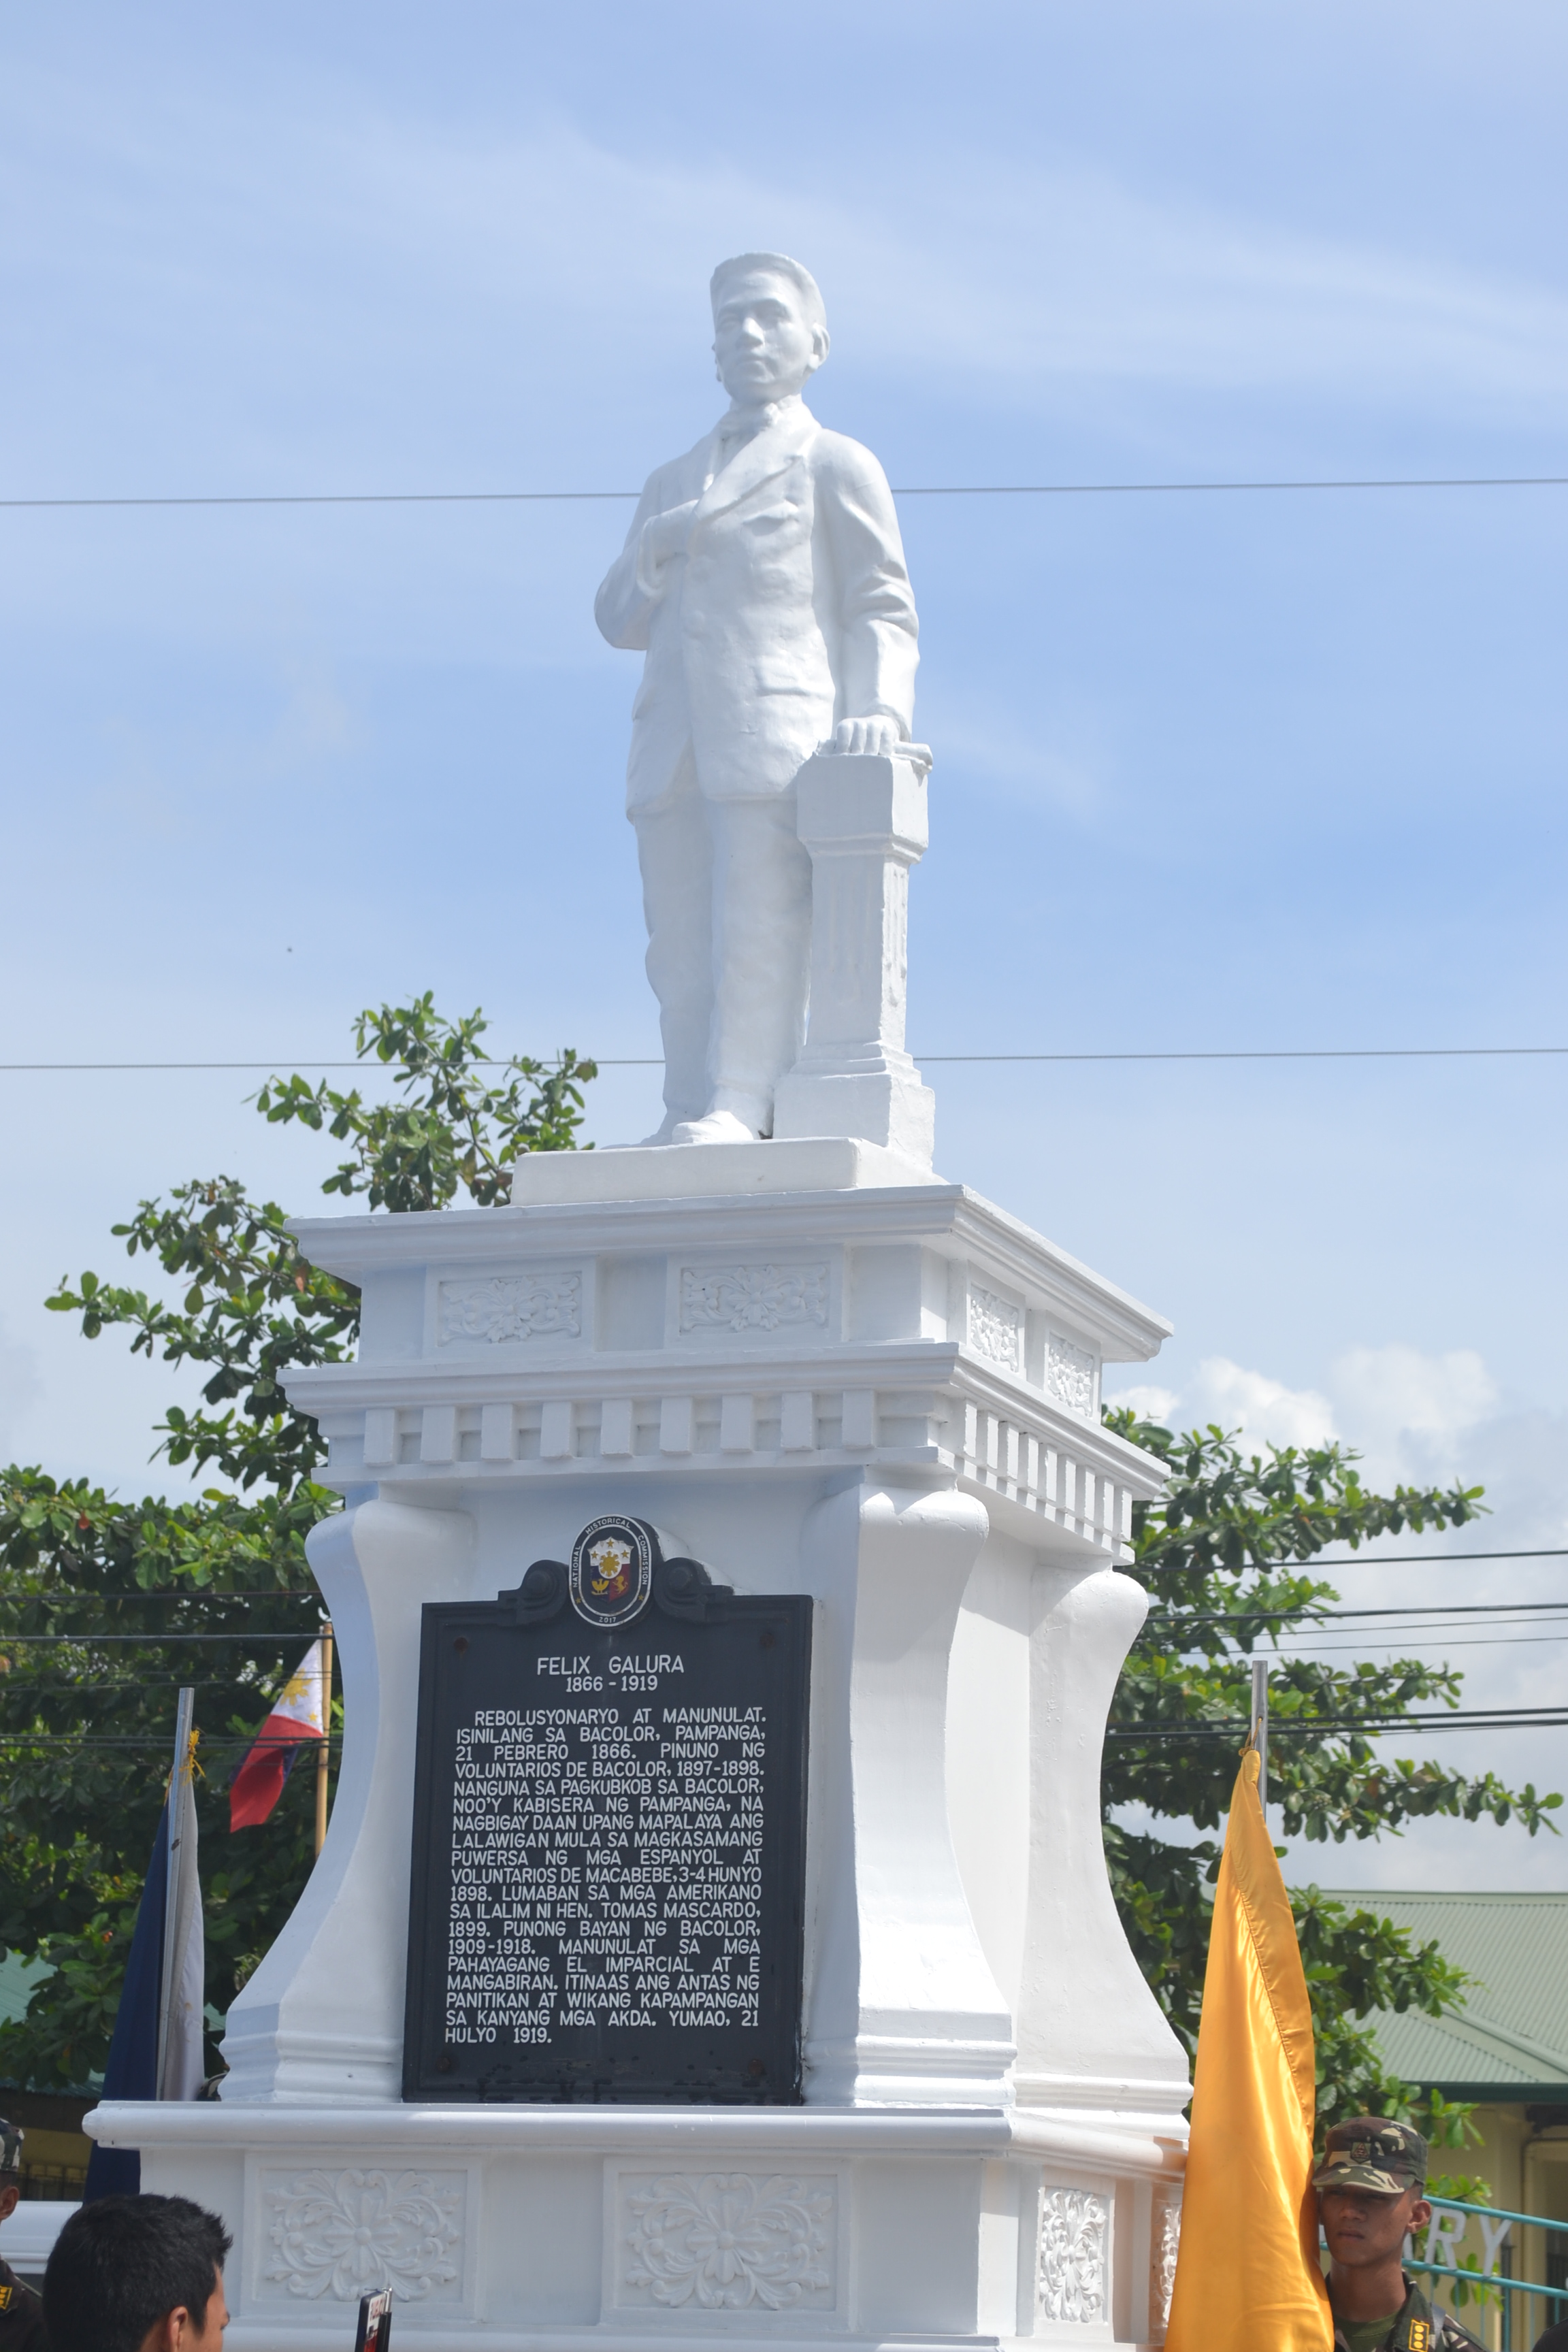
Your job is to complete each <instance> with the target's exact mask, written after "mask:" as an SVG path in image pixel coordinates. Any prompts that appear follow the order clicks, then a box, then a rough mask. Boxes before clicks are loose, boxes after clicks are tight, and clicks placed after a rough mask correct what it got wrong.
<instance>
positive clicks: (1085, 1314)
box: [90, 1139, 1187, 2352]
mask: <svg viewBox="0 0 1568 2352" xmlns="http://www.w3.org/2000/svg"><path fill="white" fill-rule="evenodd" d="M721 1156H723V1157H724V1169H723V1171H722V1173H723V1176H724V1180H725V1181H726V1182H727V1183H728V1186H729V1189H728V1190H727V1191H724V1192H711V1191H710V1190H708V1189H707V1188H708V1187H709V1185H710V1183H712V1182H713V1181H717V1178H716V1176H715V1172H714V1171H718V1170H719V1167H720V1161H721ZM523 1177H524V1181H523V1183H522V1184H521V1186H520V1192H521V1194H522V1195H523V1196H524V1197H523V1200H522V1202H521V1205H518V1206H515V1207H513V1208H510V1209H503V1210H482V1211H468V1212H462V1213H458V1212H444V1213H437V1214H431V1215H426V1216H405V1217H395V1218H393V1217H385V1216H376V1217H345V1218H342V1219H333V1220H321V1221H319V1222H314V1223H307V1224H305V1225H303V1226H302V1227H301V1228H300V1232H301V1238H302V1241H303V1244H304V1247H305V1248H306V1250H307V1252H308V1253H309V1254H310V1256H311V1257H312V1258H313V1259H314V1260H315V1261H316V1262H317V1263H318V1264H321V1265H325V1266H328V1267H331V1269H332V1270H334V1271H336V1272H338V1273H341V1274H342V1275H345V1276H348V1277H349V1278H350V1279H352V1280H353V1281H355V1282H357V1283H359V1284H360V1285H361V1286H362V1287H363V1295H364V1318H363V1342H362V1351H361V1356H360V1360H359V1361H358V1362H356V1363H354V1364H352V1365H341V1366H328V1367H323V1368H321V1369H319V1370H312V1371H310V1372H307V1373H302V1374H300V1375H298V1376H297V1377H296V1379H295V1381H294V1382H293V1384H292V1391H291V1392H292V1394H293V1395H294V1397H295V1398H296V1400H297V1401H299V1402H302V1403H304V1404H305V1405H306V1406H307V1407H308V1409H309V1410H310V1411H311V1412H315V1413H316V1414H317V1415H318V1416H319V1418H320V1420H321V1426H322V1429H323V1431H324V1432H325V1433H326V1435H327V1437H328V1438H329V1440H330V1443H331V1466H330V1470H329V1472H328V1474H327V1475H328V1476H329V1478H330V1479H331V1481H332V1482H335V1483H336V1484H338V1485H339V1486H342V1488H343V1489H344V1490H345V1493H346V1496H347V1499H348V1504H349V1507H348V1509H347V1510H346V1511H345V1513H344V1515H343V1516H342V1517H341V1518H338V1519H334V1520H331V1521H330V1522H328V1523H327V1524H326V1525H324V1526H323V1527H321V1528H318V1529H317V1531H316V1533H315V1535H314V1536H313V1537H312V1538H311V1545H310V1551H311V1559H312V1563H313V1565H314V1566H315V1568H316V1570H317V1573H318V1575H319V1577H320V1579H321V1587H322V1590H323V1592H324V1593H325V1595H326V1598H327V1600H328V1602H329V1604H330V1606H331V1612H332V1617H333V1622H334V1625H335V1627H336V1630H337V1634H338V1640H339V1643H340V1650H341V1655H342V1666H343V1678H344V1694H345V1703H346V1710H347V1725H348V1733H347V1741H346V1745H345V1749H344V1756H343V1764H342V1776H341V1779H340V1781H339V1786H338V1790H337V1796H336V1804H335V1808H334V1811H333V1814H332V1821H331V1831H330V1833H329V1836H328V1839H327V1843H326V1848H325V1851H324V1852H323V1853H322V1856H321V1861H320V1863H319V1864H318V1865H317V1868H316V1871H315V1873H314V1874H313V1875H312V1877H311V1880H310V1885H309V1886H308V1887H307V1889H306V1892H305V1895H304V1896H303V1898H302V1900H301V1902H300V1906H299V1908H298V1910H297V1911H296V1913H295V1915H294V1916H293V1918H292V1919H291V1920H290V1921H289V1925H288V1927H287V1928H286V1929H285V1931H284V1933H283V1935H282V1936H281V1937H279V1941H278V1943H277V1944H276V1945H275V1946H274V1947H273V1948H272V1950H271V1951H270V1952H269V1953H268V1957H267V1958H266V1960H265V1961H264V1962H263V1964H262V1966H261V1967H260V1968H259V1969H258V1971H257V1973H256V1975H255V1976H254V1978H253V1979H251V1981H250V1982H249V1984H247V1987H246V1988H245V1990H244V1992H243V1993H242V1994H241V1996H240V1997H239V1999H238V2000H237V2002H236V2004H235V2007H234V2009H233V2010H232V2011H231V2012H230V2016H229V2021H228V2032H227V2038H226V2045H225V2047H226V2056H227V2058H228V2060H229V2063H230V2065H231V2067H232V2070H233V2071H232V2073H231V2074H230V2075H229V2077H228V2080H227V2082H226V2084H225V2095H224V2098H223V2101H222V2103H221V2105H210V2106H199V2105H193V2106H176V2105H164V2106H153V2107H151V2108H147V2107H137V2106H131V2105H122V2106H118V2107H100V2108H99V2109H98V2110H97V2111H96V2113H95V2115H94V2116H93V2117H92V2118H91V2124H90V2127H91V2128H92V2129H93V2131H94V2132H95V2133H96V2135H97V2136H98V2137H100V2138H106V2139H109V2140H110V2141H112V2142H114V2143H116V2144H119V2145H128V2146H138V2147H141V2149H142V2178H143V2184H144V2186H146V2187H148V2188H150V2189H180V2190H183V2191H184V2192H186V2193H189V2194H191V2195H194V2196H196V2197H198V2198H200V2199H202V2200H204V2201H205V2202H207V2203H209V2204H216V2205H217V2206H218V2207H219V2208H220V2209H221V2210H223V2212H224V2213H225V2216H226V2219H227V2221H228V2222H229V2225H230V2227H231V2228H233V2229H234V2230H235V2231H236V2233H237V2246H236V2252H235V2256H234V2260H233V2266H232V2271H231V2274H230V2277H229V2280H228V2290H229V2299H230V2303H231V2305H232V2306H233V2308H234V2310H235V2313H236V2321H235V2325H234V2326H233V2328H232V2329H231V2331H230V2340H231V2344H232V2346H233V2347H234V2352H262V2347H264V2346H265V2347H267V2352H276V2347H278V2346H279V2345H288V2346H294V2347H299V2352H328V2347H331V2352H342V2346H343V2342H344V2341H345V2336H346V2329H347V2327H348V2326H351V2325H352V2313H351V2312H350V2310H349V2308H348V2306H349V2305H350V2304H351V2303H352V2302H353V2299H354V2298H356V2297H357V2296H358V2294H360V2293H361V2292H362V2290H363V2288H365V2287H367V2286H372V2285H381V2284H390V2285H391V2286H392V2287H393V2288H394V2290H395V2293H396V2294H397V2296H398V2298H399V2301H398V2323H397V2324H398V2330H399V2336H400V2338H402V2339H403V2340H404V2342H405V2347H406V2340H407V2337H408V2336H409V2334H410V2333H412V2334H413V2335H414V2336H417V2337H418V2338H419V2339H420V2340H421V2341H422V2342H424V2343H427V2344H428V2345H430V2346H432V2347H435V2346H437V2345H439V2346H443V2347H444V2346H447V2345H450V2346H452V2347H457V2346H458V2344H460V2343H461V2344H468V2343H470V2342H471V2341H472V2339H473V2337H474V2336H475V2334H476V2333H477V2332H481V2331H482V2333H483V2334H484V2335H485V2336H487V2337H488V2338H489V2339H490V2340H493V2341H494V2342H496V2343H497V2344H498V2345H500V2346H502V2347H507V2352H513V2347H515V2352H522V2347H567V2346H583V2345H586V2344H589V2343H596V2344H613V2345H615V2346H617V2347H618V2346H622V2345H627V2346H629V2345H632V2344H638V2345H646V2344H647V2343H648V2342H649V2341H650V2340H651V2339H654V2338H662V2339H664V2340H665V2341H667V2342H669V2341H679V2343H681V2344H682V2345H688V2344H690V2343H693V2342H696V2341H708V2340H712V2341H714V2342H715V2343H723V2344H725V2345H734V2344H739V2343H742V2342H750V2341H755V2340H757V2339H758V2338H763V2339H766V2340H769V2341H772V2342H789V2343H795V2342H801V2343H805V2342H806V2341H808V2340H809V2341H811V2342H814V2343H815V2342H819V2341H821V2340H822V2339H823V2338H825V2337H826V2338H832V2339H836V2340H842V2341H845V2342H847V2343H849V2344H853V2345H858V2346H868V2345H871V2344H884V2343H886V2342H888V2341H889V2339H891V2338H903V2337H906V2336H918V2337H920V2338H921V2339H923V2340H926V2341H929V2342H931V2343H934V2344H942V2345H947V2344H952V2345H953V2346H966V2347H967V2346H978V2345H984V2344H995V2343H997V2342H998V2341H1000V2340H1003V2339H1006V2340H1012V2339H1015V2338H1018V2339H1026V2338H1027V2339H1033V2340H1036V2341H1050V2342H1068V2343H1073V2344H1085V2345H1092V2344H1097V2343H1110V2342H1112V2341H1119V2342H1149V2341H1151V2340H1152V2339H1153V2337H1154V2336H1157V2334H1158V2332H1159V2320H1160V2315H1161V2312H1162V2309H1163V2304H1162V2300H1161V2294H1162V2290H1161V2278H1162V2263H1163V2254H1164V2251H1165V2249H1166V2247H1167V2243H1168V2227H1167V2222H1166V2219H1165V2217H1166V2215H1167V2213H1168V2212H1170V2211H1173V2196H1174V2193H1175V2183H1176V2181H1177V2179H1179V2172H1180V2162H1181V2149H1182V2147H1183V2146H1184V2139H1185V2126H1184V2120H1183V2116H1182V2107H1183V2105H1184V2100H1185V2098H1186V2095H1187V2074H1186V2066H1185V2063H1184V2056H1183V2053H1182V2052H1181V2050H1180V2047H1179V2045H1178V2044H1177V2042H1176V2041H1175V2039H1174V2037H1173V2034H1172V2033H1171V2032H1170V2030H1169V2028H1168V2026H1167V2025H1166V2024H1165V2022H1164V2021H1163V2017H1162V2016H1161V2014H1160V2011H1159V2010H1158V2008H1157V2006H1156V2004H1155V2002H1154V2000H1153V1999H1152V1995H1151V1994H1150V1992H1149V1990H1148V1989H1147V1987H1146V1986H1145V1984H1144V1982H1143V1979H1142V1977H1141V1975H1140V1974H1139V1971H1138V1969H1137V1968H1136V1966H1135V1964H1134V1962H1133V1960H1132V1957H1131V1952H1130V1951H1129V1949H1128V1947H1127V1944H1126V1940H1125V1938H1124V1937H1123V1935H1122V1933H1121V1927H1120V1924H1119V1922H1118V1920H1117V1917H1116V1914H1115V1910H1114V1907H1113V1906H1112V1904H1111V1900H1110V1891H1109V1888H1108V1886H1107V1884H1106V1878H1105V1867H1104V1860H1103V1853H1102V1850H1101V1845H1100V1826H1099V1803H1098V1800H1099V1760H1100V1742H1101V1738H1102V1734H1103V1726H1104V1720H1105V1714H1106V1709H1107V1706H1108V1704H1109V1701H1110V1694H1111V1691H1112V1688H1113V1686H1114V1683H1115V1678H1116V1674H1117V1671H1118V1668H1119V1666H1120V1664H1121V1658H1122V1656H1123V1654H1125V1650H1126V1646H1127V1644H1128V1643H1129V1641H1130V1640H1131V1637H1132V1635H1133V1633H1135V1631H1136V1629H1137V1627H1138V1625H1139V1623H1140V1622H1142V1612H1143V1606H1144V1603H1143V1597H1142V1591H1141V1589H1140V1588H1139V1587H1138V1586H1137V1585H1136V1584H1135V1583H1133V1582H1132V1581H1131V1580H1130V1579H1127V1578H1124V1577H1121V1576H1119V1575H1118V1574H1117V1573H1116V1562H1117V1560H1118V1559H1120V1558H1121V1557H1123V1556H1124V1554H1123V1546H1124V1542H1125V1538H1126V1536H1127V1533H1128V1528H1129V1524H1130V1516H1131V1505H1132V1502H1133V1500H1134V1498H1135V1497H1137V1496H1148V1495H1152V1493H1154V1492H1155V1491H1156V1490H1157V1487H1158V1484H1159V1475H1160V1474H1159V1471H1158V1468H1157V1465H1154V1464H1153V1463H1152V1462H1151V1461H1150V1460H1149V1458H1148V1457H1147V1456H1145V1455H1143V1454H1140V1453H1139V1452H1138V1451H1137V1450H1136V1449H1135V1448H1134V1447H1132V1446H1130V1445H1128V1444H1124V1443H1123V1442H1122V1441H1121V1440H1120V1439H1118V1438H1116V1437H1114V1436H1112V1435H1111V1434H1110V1433H1108V1432H1107V1431H1106V1430H1105V1429H1103V1428H1102V1427H1101V1426H1100V1420H1099V1391H1100V1365H1101V1363H1102V1361H1104V1360H1107V1359H1128V1358H1133V1359H1143V1358H1146V1357H1147V1356H1149V1355H1151V1354H1152V1353H1153V1351H1154V1349H1156V1348H1157V1347H1158V1345H1159V1343H1160V1340H1161V1339H1162V1338H1163V1336H1164V1332H1165V1329H1166V1327H1165V1326H1164V1325H1163V1323H1162V1322H1161V1321H1160V1320H1159V1318H1156V1317H1154V1316H1152V1315H1151V1314H1150V1313H1149V1312H1148V1311H1147V1310H1146V1309H1144V1308H1142V1307H1139V1306H1138V1305H1137V1304H1136V1302H1134V1301H1133V1300H1131V1299H1130V1298H1128V1297H1125V1296H1124V1295H1123V1294H1121V1292H1119V1291H1117V1290H1115V1289H1113V1288H1112V1287H1111V1286H1110V1285H1108V1284H1106V1283H1104V1282H1101V1281H1100V1279H1099V1278H1098V1277H1097V1276H1094V1275H1091V1274H1090V1273H1089V1271H1088V1270H1087V1269H1086V1268H1085V1267H1083V1266H1081V1265H1079V1264H1077V1262H1076V1261H1075V1260H1073V1259H1071V1258H1069V1257H1068V1256H1066V1255H1064V1254H1062V1253H1061V1252H1060V1251H1058V1250H1056V1249H1054V1248H1053V1247H1052V1246H1051V1245H1050V1244H1047V1243H1046V1242H1044V1241H1042V1240H1041V1239H1040V1238H1039V1237H1038V1236H1037V1235H1036V1234H1032V1233H1030V1232H1029V1231H1028V1230H1027V1229H1026V1227H1024V1226H1022V1225H1020V1224H1018V1223H1016V1222H1015V1221H1014V1220H1013V1219H1011V1218H1008V1217H1006V1216H1005V1215H1004V1214H1003V1213H1001V1212H1000V1211H999V1210H997V1209H995V1208H993V1207H992V1206H991V1205H990V1204H989V1203H988V1202H984V1201H982V1200H980V1199H978V1198H977V1197H976V1196H975V1195H974V1194H973V1193H971V1192H965V1191H963V1189H962V1188H960V1187H958V1186H955V1185H950V1184H943V1183H941V1182H939V1181H936V1180H934V1179H931V1177H929V1175H925V1176H924V1177H923V1178H922V1176H921V1171H917V1170H916V1169H914V1168H912V1167H910V1166H908V1165H907V1164H905V1163H900V1161H899V1160H897V1159H895V1158H893V1157H892V1156H890V1155H889V1152H888V1151H887V1150H876V1149H872V1148H869V1147H868V1146H867V1145H865V1144H862V1143H856V1142H851V1141H848V1140H846V1139H836V1140H835V1139H829V1140H821V1139H816V1140H811V1139H801V1140H797V1141H794V1142H787V1143H781V1144H768V1143H764V1144H756V1145H745V1146H737V1147H733V1148H732V1149H730V1150H728V1151H727V1152H726V1148H722V1147H714V1148H712V1149H709V1150H704V1149H703V1148H700V1147H688V1148H686V1149H684V1150H681V1149H671V1150H662V1151H652V1150H648V1151H642V1150H638V1151H626V1152H603V1153H598V1152H595V1153H594V1154H592V1155H586V1154H584V1155H574V1156H573V1157H571V1158H567V1157H564V1156H563V1157H561V1158H552V1159H549V1160H536V1161H534V1162H532V1163H530V1164H529V1165H528V1166H527V1168H526V1169H525V1171H523ZM889 1179H891V1181H889ZM781 1180H782V1181H783V1183H784V1187H785V1189H779V1185H780V1182H781ZM911 1180H913V1181H911ZM610 1509H615V1510H630V1511H633V1512H635V1513H637V1514H639V1515H641V1516H643V1517H647V1518H648V1519H650V1520H652V1521H654V1522H655V1523H656V1524H657V1525H658V1526H659V1527H660V1528H663V1529H665V1530H668V1533H669V1534H670V1536H671V1537H673V1538H678V1539H679V1544H680V1546H681V1548H682V1549H685V1550H686V1551H689V1553H691V1554H693V1555H694V1556H695V1557H697V1558H698V1559H701V1560H702V1561H704V1562H705V1563H706V1564H707V1565H708V1566H709V1567H710V1570H712V1572H713V1574H714V1575H715V1577H717V1578H718V1579H720V1580H721V1581H723V1582H725V1583H729V1584H732V1585H734V1586H735V1587H736V1588H737V1589H738V1590H740V1591H754V1592H804V1593H809V1594H810V1595H811V1596H812V1597H813V1599H814V1601H815V1602H816V1613H815V1623H816V1630H815V1634H814V1642H813V1684H812V1697H811V1730H810V1801H809V1814H808V1823H807V1924H806V1958H805V2105H803V2106H800V2107H795V2108H780V2107H756V2108H737V2107H710V2108H696V2107H681V2108H642V2107H627V2106H621V2107H607V2106H606V2107H576V2106H566V2105H563V2106H549V2107H540V2106H508V2107H503V2106H445V2105H444V2106H440V2107H421V2106H411V2105H403V2104H402V2102H401V2099H400V2096H399V2082H400V2074H399V2060H400V2045H401V2027H402V2005H403V1984H404V1954H405V1941H406V1933H407V1906H408V1884H409V1877H408V1848H409V1835H410V1811H411V1803H412V1787H413V1760H412V1759H413V1731H414V1723H415V1714H416V1661H417V1650H418V1632H419V1623H418V1619H419V1605H420V1603H421V1602H422V1601H431V1600H457V1599H464V1598H470V1597H471V1598H490V1597H493V1595H494V1594H495V1593H496V1592H497V1591H500V1590H501V1589H502V1588H510V1587H513V1586H515V1585H516V1584H517V1582H518V1581H519V1579H520V1577H521V1573H522V1570H524V1569H525V1568H526V1567H527V1566H528V1564H529V1563H530V1561H531V1560H533V1559H537V1558H540V1557H552V1558H556V1559H560V1558H563V1557H565V1556H566V1553H567V1550H568V1549H569V1547H570V1545H571V1542H572V1539H573V1538H574V1535H575V1533H576V1531H577V1530H578V1529H579V1528H581V1527H582V1526H583V1525H584V1523H585V1522H586V1521H587V1520H588V1519H589V1518H590V1517H594V1516H595V1514H597V1513H599V1512H601V1511H605V1510H610ZM1151 2298H1152V2299H1151Z"/></svg>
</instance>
